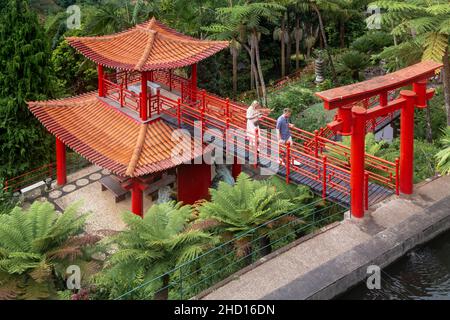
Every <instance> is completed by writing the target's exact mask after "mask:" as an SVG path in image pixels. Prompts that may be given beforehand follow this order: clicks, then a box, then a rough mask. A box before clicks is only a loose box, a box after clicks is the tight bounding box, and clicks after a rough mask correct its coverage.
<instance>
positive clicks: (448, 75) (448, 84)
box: [442, 47, 450, 126]
mask: <svg viewBox="0 0 450 320" xmlns="http://www.w3.org/2000/svg"><path fill="white" fill-rule="evenodd" d="M448 59H449V56H448V47H447V49H446V50H445V54H444V57H443V58H442V63H443V64H444V74H443V78H444V100H445V109H446V110H447V126H450V62H449V61H448Z"/></svg>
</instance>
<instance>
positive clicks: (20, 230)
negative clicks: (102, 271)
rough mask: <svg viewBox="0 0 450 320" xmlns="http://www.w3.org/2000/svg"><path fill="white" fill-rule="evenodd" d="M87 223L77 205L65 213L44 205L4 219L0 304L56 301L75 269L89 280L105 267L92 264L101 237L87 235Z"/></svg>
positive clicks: (1, 222)
mask: <svg viewBox="0 0 450 320" xmlns="http://www.w3.org/2000/svg"><path fill="white" fill-rule="evenodd" d="M85 220H86V215H80V214H78V212H77V207H76V206H71V207H69V208H67V210H66V211H65V212H64V213H62V214H59V213H57V212H56V211H55V210H54V208H53V206H52V205H51V204H50V203H48V202H39V201H36V202H34V203H33V204H32V205H31V207H30V208H29V209H28V210H23V209H21V208H19V207H16V208H14V209H13V210H12V211H11V212H10V213H8V214H2V215H0V299H45V298H55V297H56V291H57V290H58V289H62V288H64V279H65V275H66V268H67V267H68V266H69V265H78V266H79V267H80V269H81V274H82V277H83V279H82V280H83V281H86V280H87V277H88V276H90V275H91V274H92V273H93V272H94V271H96V269H97V268H98V266H99V263H98V262H97V261H94V260H92V254H93V253H94V252H95V251H96V248H95V244H96V242H97V241H98V240H99V238H98V237H96V236H90V235H87V234H84V233H83V232H84V224H85Z"/></svg>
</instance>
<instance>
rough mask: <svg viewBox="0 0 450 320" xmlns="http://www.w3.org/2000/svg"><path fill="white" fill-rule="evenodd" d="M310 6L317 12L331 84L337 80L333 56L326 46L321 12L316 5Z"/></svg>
mask: <svg viewBox="0 0 450 320" xmlns="http://www.w3.org/2000/svg"><path fill="white" fill-rule="evenodd" d="M312 7H313V9H314V11H315V12H316V14H317V18H318V19H319V28H320V33H321V34H322V40H323V46H324V48H325V51H326V52H327V54H328V59H329V60H330V67H331V73H332V77H333V79H332V80H333V84H336V82H337V81H336V69H335V68H334V63H333V57H332V56H331V53H330V50H329V48H328V43H327V35H326V33H325V28H324V26H323V20H322V14H321V13H320V10H319V8H318V7H317V6H316V5H313V6H312Z"/></svg>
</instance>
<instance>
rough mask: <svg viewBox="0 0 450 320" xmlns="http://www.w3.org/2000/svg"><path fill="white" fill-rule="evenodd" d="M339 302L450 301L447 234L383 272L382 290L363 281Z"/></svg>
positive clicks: (448, 240) (449, 256)
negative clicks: (352, 300) (358, 300)
mask: <svg viewBox="0 0 450 320" xmlns="http://www.w3.org/2000/svg"><path fill="white" fill-rule="evenodd" d="M338 299H363V300H375V299H376V300H381V299H402V300H413V299H414V300H415V299H419V300H429V299H433V300H450V232H446V233H445V234H443V235H441V236H439V237H437V238H435V239H433V240H431V241H430V242H428V243H427V244H425V245H424V246H422V247H419V248H417V249H414V250H413V251H411V252H409V253H408V254H406V255H405V256H404V257H402V258H401V259H400V260H398V261H397V262H395V263H394V264H392V265H390V266H389V267H387V268H384V269H382V271H381V289H379V290H376V289H372V290H369V289H367V287H366V282H365V281H364V282H363V283H361V284H359V285H357V286H356V287H355V288H353V289H351V290H349V291H348V292H346V293H345V294H344V295H342V296H340V297H339V298H338Z"/></svg>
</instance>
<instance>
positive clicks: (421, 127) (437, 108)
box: [414, 88, 447, 140]
mask: <svg viewBox="0 0 450 320" xmlns="http://www.w3.org/2000/svg"><path fill="white" fill-rule="evenodd" d="M428 108H429V112H430V117H431V132H432V138H433V140H434V139H436V138H438V137H439V136H440V134H441V132H442V130H444V129H445V128H446V127H447V113H446V110H445V105H444V94H443V92H442V90H439V88H437V90H436V94H435V96H434V97H433V99H431V100H430V101H428ZM426 113H427V110H426V109H418V108H416V110H415V114H414V137H415V138H416V139H419V140H425V139H426V138H427V134H426V130H427V120H426Z"/></svg>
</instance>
